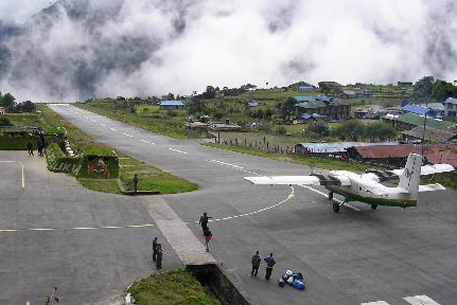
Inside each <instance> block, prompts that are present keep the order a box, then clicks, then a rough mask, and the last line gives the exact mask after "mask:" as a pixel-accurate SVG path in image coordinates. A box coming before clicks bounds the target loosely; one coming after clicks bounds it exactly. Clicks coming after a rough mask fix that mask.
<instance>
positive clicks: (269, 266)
mask: <svg viewBox="0 0 457 305" xmlns="http://www.w3.org/2000/svg"><path fill="white" fill-rule="evenodd" d="M263 260H264V261H265V262H266V263H267V268H266V270H265V279H266V280H267V281H269V280H270V277H271V273H272V272H273V266H274V265H275V264H276V260H275V258H274V257H273V253H270V256H268V257H265V258H264V259H263Z"/></svg>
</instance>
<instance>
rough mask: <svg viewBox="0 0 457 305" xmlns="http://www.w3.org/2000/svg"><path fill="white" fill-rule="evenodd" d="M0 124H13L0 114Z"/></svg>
mask: <svg viewBox="0 0 457 305" xmlns="http://www.w3.org/2000/svg"><path fill="white" fill-rule="evenodd" d="M0 126H13V124H11V120H10V119H9V118H7V117H4V116H0Z"/></svg>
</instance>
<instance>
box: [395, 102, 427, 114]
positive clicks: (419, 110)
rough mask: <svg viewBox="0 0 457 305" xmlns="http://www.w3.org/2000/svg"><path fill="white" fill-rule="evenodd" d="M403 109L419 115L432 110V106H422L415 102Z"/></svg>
mask: <svg viewBox="0 0 457 305" xmlns="http://www.w3.org/2000/svg"><path fill="white" fill-rule="evenodd" d="M402 109H403V111H407V112H412V113H415V114H419V115H425V114H426V113H428V112H430V108H427V107H422V106H419V105H415V104H407V105H405V106H403V107H402Z"/></svg>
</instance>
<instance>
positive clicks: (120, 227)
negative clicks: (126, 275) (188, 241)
mask: <svg viewBox="0 0 457 305" xmlns="http://www.w3.org/2000/svg"><path fill="white" fill-rule="evenodd" d="M152 227H156V225H155V224H152V223H146V224H131V225H125V226H100V227H72V228H20V229H6V228H5V229H0V234H1V233H20V232H58V231H60V232H65V231H95V230H113V229H139V228H152Z"/></svg>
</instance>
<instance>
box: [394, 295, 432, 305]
mask: <svg viewBox="0 0 457 305" xmlns="http://www.w3.org/2000/svg"><path fill="white" fill-rule="evenodd" d="M403 300H405V301H406V302H408V303H409V304H411V305H440V304H439V303H437V302H435V301H433V300H432V299H430V298H429V297H428V296H426V295H415V296H412V297H404V298H403Z"/></svg>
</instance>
